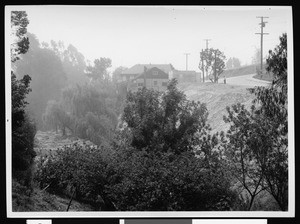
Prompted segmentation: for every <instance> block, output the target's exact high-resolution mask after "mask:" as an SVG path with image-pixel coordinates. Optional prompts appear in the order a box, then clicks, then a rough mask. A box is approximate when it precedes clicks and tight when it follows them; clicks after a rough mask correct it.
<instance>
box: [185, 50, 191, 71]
mask: <svg viewBox="0 0 300 224" xmlns="http://www.w3.org/2000/svg"><path fill="white" fill-rule="evenodd" d="M184 54H185V70H186V71H187V70H188V56H189V55H190V53H184Z"/></svg>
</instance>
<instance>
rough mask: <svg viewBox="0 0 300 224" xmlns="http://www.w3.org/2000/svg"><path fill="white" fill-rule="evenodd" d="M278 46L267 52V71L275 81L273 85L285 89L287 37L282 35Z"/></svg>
mask: <svg viewBox="0 0 300 224" xmlns="http://www.w3.org/2000/svg"><path fill="white" fill-rule="evenodd" d="M279 40H280V44H279V45H278V46H277V47H276V48H275V49H274V50H273V51H272V50H270V51H269V56H268V58H267V71H268V72H272V73H273V75H274V77H275V79H274V81H273V85H276V86H281V87H287V35H286V33H284V34H282V36H281V37H280V38H279Z"/></svg>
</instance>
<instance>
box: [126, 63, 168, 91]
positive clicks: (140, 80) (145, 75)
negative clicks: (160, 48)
mask: <svg viewBox="0 0 300 224" xmlns="http://www.w3.org/2000/svg"><path fill="white" fill-rule="evenodd" d="M168 81H169V74H168V73H166V72H165V71H163V70H161V69H159V68H157V67H152V68H150V69H147V68H146V66H145V67H144V72H142V73H141V74H139V75H138V76H136V77H135V78H133V79H132V80H131V81H130V83H129V84H128V87H127V90H128V91H132V92H136V91H138V90H139V89H141V88H143V86H145V87H146V88H148V89H153V90H157V91H166V90H167V85H168Z"/></svg>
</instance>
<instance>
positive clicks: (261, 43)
mask: <svg viewBox="0 0 300 224" xmlns="http://www.w3.org/2000/svg"><path fill="white" fill-rule="evenodd" d="M256 18H260V19H261V23H259V25H260V33H255V34H259V35H260V72H261V76H262V73H263V36H264V35H267V34H269V33H264V27H265V26H266V23H268V22H264V18H269V17H264V16H256Z"/></svg>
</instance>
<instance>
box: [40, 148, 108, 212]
mask: <svg viewBox="0 0 300 224" xmlns="http://www.w3.org/2000/svg"><path fill="white" fill-rule="evenodd" d="M109 154H110V152H109V151H108V150H105V149H103V148H98V147H96V146H93V145H80V144H74V145H69V146H65V147H63V148H61V149H58V150H56V151H55V152H53V153H52V154H50V155H48V156H45V157H41V158H39V160H38V161H37V172H36V174H35V180H36V181H38V182H39V183H40V188H42V189H43V188H47V189H48V190H49V191H50V192H53V193H57V194H67V195H69V196H71V195H72V194H73V193H74V191H75V197H76V199H78V200H81V201H86V202H89V203H90V204H92V205H94V206H95V207H99V206H100V205H99V203H101V200H99V198H104V199H103V200H106V197H105V195H104V193H103V190H104V185H105V184H106V183H107V178H106V175H107V174H106V164H107V163H106V162H105V159H106V158H107V156H108V155H109ZM101 209H105V207H104V204H102V208H101Z"/></svg>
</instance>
